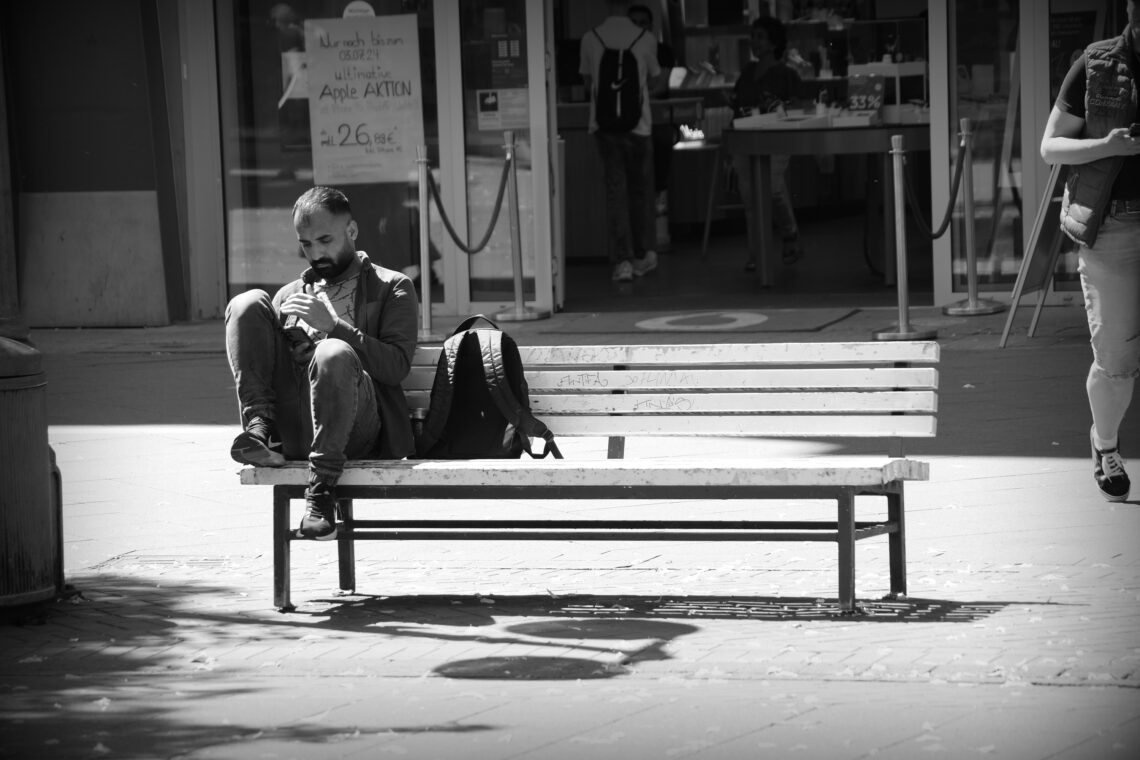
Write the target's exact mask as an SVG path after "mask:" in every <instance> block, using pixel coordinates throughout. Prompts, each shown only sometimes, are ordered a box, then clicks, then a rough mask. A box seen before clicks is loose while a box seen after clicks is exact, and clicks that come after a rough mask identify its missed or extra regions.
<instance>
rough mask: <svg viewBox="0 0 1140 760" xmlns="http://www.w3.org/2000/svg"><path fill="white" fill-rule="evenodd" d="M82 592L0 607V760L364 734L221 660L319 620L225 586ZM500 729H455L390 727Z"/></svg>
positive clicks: (167, 584)
mask: <svg viewBox="0 0 1140 760" xmlns="http://www.w3.org/2000/svg"><path fill="white" fill-rule="evenodd" d="M80 586H81V589H82V590H77V589H76V588H73V587H69V589H68V593H67V594H65V595H64V596H63V597H61V598H60V599H57V600H54V601H51V602H44V603H39V604H34V605H23V606H19V607H6V608H5V607H0V649H2V650H3V651H4V652H5V658H4V660H3V662H0V703H2V704H3V705H4V708H3V713H4V719H3V720H2V721H0V756H3V757H76V758H86V757H139V758H144V757H145V758H153V757H182V756H184V755H186V754H188V753H197V752H203V751H205V752H209V751H211V750H213V751H215V752H221V753H222V754H221V755H218V756H231V755H228V754H227V753H228V752H233V751H238V748H240V747H242V746H250V747H252V746H255V747H257V748H265V749H264V750H263V752H264V753H269V754H262V755H261V756H284V755H277V754H273V752H272V749H276V748H281V749H282V751H283V752H286V753H289V752H290V751H289V750H288V749H287V748H288V747H289V746H294V747H295V746H296V745H298V744H303V745H319V746H325V745H330V744H337V743H339V742H343V741H348V740H350V739H353V738H356V737H357V736H358V735H359V733H360V732H359V730H358V728H357V727H356V726H351V725H350V726H345V725H340V724H336V723H330V722H328V721H327V720H325V719H324V718H323V717H322V715H321V714H320V713H321V710H320V709H318V708H316V707H314V706H313V705H312V704H309V703H307V702H306V700H305V694H304V691H303V690H297V689H292V690H288V689H287V690H285V691H286V692H287V693H284V694H283V693H282V690H281V689H275V685H274V684H273V683H267V682H266V681H265V679H264V678H263V677H260V676H259V674H258V673H257V670H256V668H250V669H248V670H245V671H234V670H232V669H229V668H226V667H225V666H224V664H228V663H227V654H230V655H232V653H233V652H234V651H235V649H236V648H237V647H240V646H241V645H242V644H249V643H250V642H251V641H253V642H257V641H261V642H263V643H276V644H277V645H280V646H281V647H282V648H284V647H286V646H288V645H290V644H292V643H295V642H297V641H298V640H299V639H301V637H302V636H303V635H304V634H305V633H307V632H308V631H310V630H311V629H312V627H313V626H311V625H309V624H306V623H301V622H300V621H291V620H289V619H288V618H284V617H282V616H280V615H277V614H276V613H273V612H267V611H265V610H261V609H259V610H257V611H254V612H251V611H249V609H248V608H249V607H251V606H252V605H250V604H249V600H248V598H247V597H246V595H245V594H244V593H243V592H242V591H241V590H240V589H237V588H233V587H228V586H225V585H222V584H216V583H208V582H201V581H196V580H191V581H187V580H185V579H176V578H166V577H161V576H160V577H128V576H121V575H98V576H91V577H87V578H84V579H83V580H82V581H81V583H80ZM259 615H265V617H264V618H262V617H259ZM267 624H268V625H270V626H273V628H266V625H267ZM215 655H216V656H215ZM274 675H275V676H276V679H273V680H280V674H274ZM222 705H225V707H222ZM496 728H498V727H497V726H493V725H489V724H482V723H458V722H452V723H441V724H438V725H435V724H432V725H426V724H425V725H399V724H396V725H385V726H383V727H382V731H383V732H384V733H388V734H424V733H465V732H484V731H492V730H495V729H496ZM354 732H355V733H354ZM245 751H246V752H248V751H249V750H245ZM294 751H295V750H294ZM246 756H248V755H246Z"/></svg>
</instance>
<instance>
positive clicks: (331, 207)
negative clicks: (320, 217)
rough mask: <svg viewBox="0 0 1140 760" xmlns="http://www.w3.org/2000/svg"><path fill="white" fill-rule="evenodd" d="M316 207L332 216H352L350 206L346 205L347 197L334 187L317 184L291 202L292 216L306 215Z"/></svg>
mask: <svg viewBox="0 0 1140 760" xmlns="http://www.w3.org/2000/svg"><path fill="white" fill-rule="evenodd" d="M317 209H324V210H325V211H327V212H329V213H330V214H332V215H333V216H340V215H341V214H348V215H349V216H352V207H351V206H349V205H348V198H347V197H346V196H345V194H344V193H342V192H341V191H340V190H337V189H336V188H335V187H323V186H321V185H317V186H316V187H314V188H310V189H309V190H306V191H305V192H304V193H303V194H302V195H301V197H300V198H298V199H297V202H296V203H294V204H293V216H294V217H296V216H297V214H301V216H303V217H304V216H308V215H309V214H311V213H313V212H314V211H316V210H317Z"/></svg>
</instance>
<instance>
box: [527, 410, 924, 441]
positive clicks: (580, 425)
mask: <svg viewBox="0 0 1140 760" xmlns="http://www.w3.org/2000/svg"><path fill="white" fill-rule="evenodd" d="M546 423H547V425H548V426H549V427H550V429H551V431H553V433H554V436H555V438H557V437H559V436H567V437H570V436H574V437H579V438H580V437H587V438H590V437H598V438H605V437H609V436H636V435H649V436H659V435H663V436H669V435H675V436H724V437H745V436H755V437H758V438H768V437H772V438H812V437H825V438H892V437H897V438H929V437H932V436H934V435H935V432H936V418H935V417H933V416H929V415H922V416H904V415H855V414H852V415H844V416H838V415H810V414H798V415H791V414H789V415H766V416H755V417H752V416H748V415H743V414H742V415H693V416H687V417H670V416H653V415H645V416H637V417H616V416H614V417H607V416H602V415H577V416H573V417H553V418H550V419H547V420H546Z"/></svg>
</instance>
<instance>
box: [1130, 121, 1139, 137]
mask: <svg viewBox="0 0 1140 760" xmlns="http://www.w3.org/2000/svg"><path fill="white" fill-rule="evenodd" d="M1128 136H1129V137H1140V124H1137V123H1135V122H1134V123H1133V124H1132V126H1130V127H1129V128H1128Z"/></svg>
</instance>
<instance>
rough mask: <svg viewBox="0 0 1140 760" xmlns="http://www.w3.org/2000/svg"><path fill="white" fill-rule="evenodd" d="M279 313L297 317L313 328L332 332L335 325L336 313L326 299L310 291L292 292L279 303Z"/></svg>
mask: <svg viewBox="0 0 1140 760" xmlns="http://www.w3.org/2000/svg"><path fill="white" fill-rule="evenodd" d="M281 313H282V314H285V315H286V316H290V317H297V318H298V319H300V320H302V321H303V322H304V323H305V324H307V325H308V326H309V327H311V328H313V329H314V330H320V331H321V332H323V333H330V332H332V330H333V328H334V327H336V314H334V313H333V311H332V307H331V306H329V303H328V301H327V300H325V299H323V298H319V297H317V296H315V295H312V294H310V293H294V294H293V295H291V296H289V297H288V298H286V299H285V301H284V302H283V303H282V304H281Z"/></svg>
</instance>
